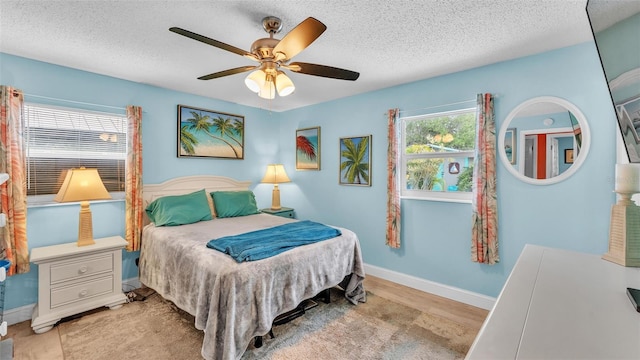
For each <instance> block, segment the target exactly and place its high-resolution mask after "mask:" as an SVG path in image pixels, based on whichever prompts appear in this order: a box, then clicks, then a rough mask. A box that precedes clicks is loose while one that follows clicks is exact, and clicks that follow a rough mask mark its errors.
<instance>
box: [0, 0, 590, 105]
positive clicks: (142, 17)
mask: <svg viewBox="0 0 640 360" xmlns="http://www.w3.org/2000/svg"><path fill="white" fill-rule="evenodd" d="M585 4H586V1H585V0H423V1H414V0H408V1H404V0H367V1H364V0H363V1H349V0H346V1H345V0H343V1H338V0H324V1H299V0H298V1H282V0H281V1H186V0H181V1H178V0H174V1H26V0H18V1H13V0H0V51H2V52H4V53H8V54H13V55H18V56H24V57H27V58H32V59H36V60H41V61H46V62H50V63H54V64H59V65H64V66H69V67H73V68H77V69H82V70H86V71H91V72H95V73H99V74H104V75H108V76H113V77H117V78H121V79H126V80H131V81H135V82H139V83H145V84H150V85H155V86H159V87H163V88H168V89H174V90H179V91H184V92H187V93H192V94H198V95H202V96H206V97H211V98H216V99H222V100H226V101H230V102H234V103H239V104H243V105H248V106H254V107H260V108H267V109H271V110H274V111H283V110H288V109H293V108H297V107H301V106H306V105H310V104H315V103H320V102H324V101H328V100H333V99H336V98H341V97H346V96H350V95H355V94H359V93H363V92H367V91H371V90H376V89H381V88H386V87H389V86H394V85H398V84H402V83H407V82H412V81H416V80H420V79H425V78H430V77H434V76H438V75H442V74H447V73H452V72H457V71H461V70H465V69H470V68H474V67H478V66H482V65H487V64H491V63H495V62H500V61H504V60H509V59H513V58H517V57H522V56H526V55H531V54H536V53H540V52H544V51H548V50H551V49H556V48H561V47H565V46H569V45H573V44H578V43H581V42H585V41H589V40H591V39H592V35H591V29H590V27H589V22H588V18H587V15H586V12H585ZM269 15H273V16H278V17H280V18H281V19H282V21H283V25H284V28H283V31H282V32H281V33H280V34H279V35H278V36H276V37H277V38H281V37H282V36H283V35H284V34H286V33H287V32H288V31H289V30H291V29H292V28H293V27H294V26H295V25H297V24H298V23H300V22H301V21H302V20H304V19H305V18H307V17H309V16H312V17H315V18H316V19H318V20H320V21H322V22H323V23H324V24H325V25H327V30H326V31H325V32H324V33H323V34H322V36H320V38H318V39H317V40H316V41H315V42H314V43H312V44H311V45H310V46H309V47H308V48H307V49H305V50H304V51H303V52H301V53H300V54H299V55H297V56H296V57H295V58H294V61H301V62H311V63H317V64H322V65H329V66H335V67H340V68H345V69H349V70H354V71H358V72H360V78H359V79H358V80H357V81H355V82H351V81H344V80H335V79H325V78H321V77H316V76H310V75H303V74H297V73H291V72H288V73H289V75H290V77H291V79H292V80H293V81H294V83H295V84H296V91H295V92H294V93H293V94H292V95H290V96H288V97H284V98H280V97H276V98H275V99H274V100H272V101H268V100H264V99H260V98H258V96H257V95H255V94H254V93H252V92H250V91H249V90H248V89H247V88H246V87H245V85H244V77H245V76H246V73H245V74H236V75H232V76H228V77H225V78H220V79H214V80H208V81H202V80H197V79H196V78H197V77H198V76H201V75H206V74H210V73H212V72H216V71H221V70H225V69H229V68H235V67H240V66H244V65H253V64H255V63H253V62H252V61H250V60H248V59H246V58H244V57H242V56H238V55H236V54H233V53H230V52H227V51H223V50H220V49H218V48H215V47H212V46H209V45H206V44H203V43H200V42H197V41H195V40H191V39H188V38H186V37H183V36H180V35H177V34H174V33H172V32H170V31H169V30H168V29H169V27H172V26H177V27H181V28H184V29H187V30H190V31H193V32H196V33H199V34H202V35H205V36H208V37H210V38H213V39H216V40H219V41H222V42H224V43H227V44H230V45H233V46H235V47H238V48H241V49H244V50H247V51H249V50H250V47H251V43H252V42H253V41H255V40H256V39H258V38H262V37H267V34H266V33H265V32H264V31H263V29H262V25H261V19H262V18H263V17H265V16H269ZM25 91H26V92H27V93H29V91H28V89H26V90H25ZM35 95H38V94H35Z"/></svg>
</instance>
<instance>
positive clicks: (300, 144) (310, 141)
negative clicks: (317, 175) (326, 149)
mask: <svg viewBox="0 0 640 360" xmlns="http://www.w3.org/2000/svg"><path fill="white" fill-rule="evenodd" d="M296 170H320V127H319V126H317V127H311V128H306V129H298V130H296Z"/></svg>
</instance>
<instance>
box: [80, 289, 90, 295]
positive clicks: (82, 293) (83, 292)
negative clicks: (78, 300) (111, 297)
mask: <svg viewBox="0 0 640 360" xmlns="http://www.w3.org/2000/svg"><path fill="white" fill-rule="evenodd" d="M87 293H88V291H87V289H84V290H82V291H80V293H79V294H78V296H79V297H85V296H87Z"/></svg>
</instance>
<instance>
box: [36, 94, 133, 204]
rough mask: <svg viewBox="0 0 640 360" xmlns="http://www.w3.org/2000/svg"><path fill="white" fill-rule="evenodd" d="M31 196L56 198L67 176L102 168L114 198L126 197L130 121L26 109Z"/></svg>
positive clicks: (62, 110)
mask: <svg viewBox="0 0 640 360" xmlns="http://www.w3.org/2000/svg"><path fill="white" fill-rule="evenodd" d="M24 116H25V135H26V141H25V142H26V155H27V195H49V194H56V193H57V192H58V190H59V189H60V186H61V185H62V181H63V180H64V178H65V175H66V171H67V170H68V169H71V168H78V167H81V166H84V167H86V168H97V169H98V173H99V174H100V177H101V178H102V181H103V182H104V184H105V186H106V188H107V190H108V191H109V192H118V191H124V182H125V161H126V155H127V152H126V144H127V141H126V140H127V137H126V135H127V134H126V129H127V118H126V116H125V115H124V114H123V115H118V114H109V113H100V112H90V111H85V110H79V109H68V108H60V107H54V106H48V105H39V104H38V105H35V104H25V106H24Z"/></svg>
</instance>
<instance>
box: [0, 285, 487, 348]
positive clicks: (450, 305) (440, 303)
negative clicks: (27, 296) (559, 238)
mask: <svg viewBox="0 0 640 360" xmlns="http://www.w3.org/2000/svg"><path fill="white" fill-rule="evenodd" d="M364 287H365V289H367V291H370V292H372V293H374V294H376V295H378V296H381V297H384V298H387V299H389V300H392V301H395V302H397V303H400V304H404V305H407V306H410V307H412V308H415V309H417V310H420V311H422V312H427V313H432V314H436V315H439V316H442V317H445V318H448V319H450V320H452V321H455V322H458V323H460V324H463V325H466V326H467V327H469V328H470V329H476V330H480V327H481V326H482V323H483V322H484V319H485V318H486V317H487V314H488V311H487V310H484V309H479V308H476V307H474V306H470V305H467V304H462V303H459V302H456V301H452V300H449V299H446V298H443V297H440V296H436V295H433V294H429V293H425V292H422V291H419V290H415V289H412V288H409V287H406V286H402V285H399V284H396V283H392V282H389V281H386V280H383V279H380V278H376V277H374V276H370V275H367V278H366V279H365V282H364ZM8 338H11V339H13V351H14V360H64V356H63V354H62V347H61V345H60V335H59V333H58V327H57V326H55V327H54V328H53V329H52V330H50V331H48V332H46V333H44V334H39V335H36V334H35V333H33V331H32V330H31V321H24V322H21V323H19V324H15V325H11V326H9V329H8V331H7V336H6V337H4V338H3V339H8Z"/></svg>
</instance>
